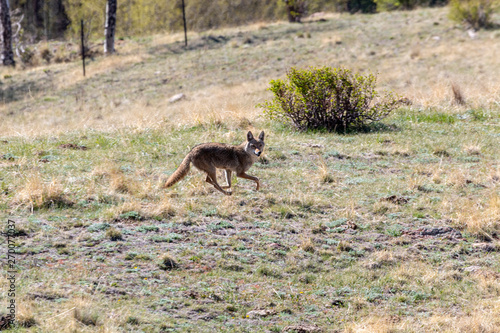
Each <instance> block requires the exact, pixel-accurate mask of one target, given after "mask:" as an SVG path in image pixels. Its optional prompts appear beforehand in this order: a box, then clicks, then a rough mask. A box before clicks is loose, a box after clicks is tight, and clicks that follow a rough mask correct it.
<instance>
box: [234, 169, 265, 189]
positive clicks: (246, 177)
mask: <svg viewBox="0 0 500 333" xmlns="http://www.w3.org/2000/svg"><path fill="white" fill-rule="evenodd" d="M237 176H238V177H240V178H245V179H250V180H253V181H254V182H256V183H257V188H256V189H255V190H256V191H258V190H259V188H260V180H259V178H257V177H254V176H250V175H247V174H246V173H244V172H240V173H239V174H237Z"/></svg>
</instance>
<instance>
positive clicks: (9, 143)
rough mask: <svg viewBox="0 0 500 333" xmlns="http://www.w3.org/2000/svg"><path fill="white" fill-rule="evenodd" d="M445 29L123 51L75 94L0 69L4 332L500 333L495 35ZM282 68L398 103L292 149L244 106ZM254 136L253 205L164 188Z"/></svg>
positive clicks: (241, 188)
mask: <svg viewBox="0 0 500 333" xmlns="http://www.w3.org/2000/svg"><path fill="white" fill-rule="evenodd" d="M447 13H448V10H447V8H442V9H441V8H440V9H419V10H417V11H415V12H384V13H380V14H376V15H370V16H364V15H344V14H327V15H324V16H322V18H323V20H321V21H320V20H317V19H315V20H311V21H310V20H307V19H306V20H303V24H300V25H298V24H289V23H287V22H277V23H273V24H264V23H259V24H256V25H251V26H247V27H238V28H237V29H223V30H216V31H211V32H206V33H202V34H192V35H191V36H190V37H191V39H190V41H192V44H191V46H190V48H188V49H185V48H184V47H183V44H182V42H181V41H182V37H183V36H182V35H181V34H179V35H177V34H174V35H155V36H149V37H147V38H134V39H130V40H129V39H127V40H124V41H121V44H120V45H119V47H120V53H119V54H118V55H115V56H111V57H102V58H96V59H94V60H90V61H89V62H88V63H87V65H88V66H87V76H86V77H85V78H84V77H83V76H82V75H81V63H79V62H67V63H57V64H56V63H54V62H53V61H51V63H50V64H46V62H41V63H40V64H41V65H40V67H34V68H30V69H28V70H21V69H19V68H17V69H11V68H9V69H5V68H0V82H1V85H0V89H1V90H0V94H1V101H2V103H0V114H1V117H2V122H1V123H0V220H1V221H4V222H5V221H7V219H11V220H14V221H16V224H15V227H16V232H15V234H14V235H15V236H14V240H15V249H16V252H17V256H16V258H17V264H18V267H17V269H18V274H17V277H18V279H17V280H16V305H17V308H16V310H17V318H18V322H17V324H16V326H15V327H14V328H13V329H11V331H13V332H20V333H21V332H23V333H24V332H61V333H69V332H72V333H74V332H90V331H92V332H93V331H103V332H140V331H142V332H158V333H159V332H169V331H171V332H190V331H191V332H200V333H203V332H245V331H246V332H291V331H293V330H296V331H300V330H302V331H303V330H306V329H307V330H309V331H318V330H322V331H323V332H332V331H337V332H345V333H348V332H398V331H403V332H409V333H410V332H415V333H416V332H450V333H451V332H465V333H473V332H497V331H499V330H500V329H499V328H500V304H499V302H498V297H499V295H500V246H499V243H498V240H499V237H500V221H499V219H498V216H499V210H500V195H499V186H500V173H499V168H498V156H499V155H500V151H499V150H500V146H499V145H498V138H499V135H498V128H499V124H500V107H499V105H500V100H499V95H498V91H500V58H499V57H498V54H497V53H498V52H497V50H496V49H495V48H493V47H491V45H492V43H493V42H494V41H497V40H499V38H500V34H499V33H498V31H495V30H480V31H478V32H477V33H476V35H475V38H474V39H472V38H470V37H469V36H468V35H467V34H466V33H464V31H463V29H461V28H457V27H456V24H455V23H454V22H450V21H449V20H448V19H447ZM389 22H390V24H388V23H389ZM221 36H222V37H221ZM437 37H439V38H437ZM214 39H215V40H217V41H215V40H214ZM49 44H50V43H49ZM293 66H296V67H297V68H307V67H308V66H333V67H344V68H352V69H353V71H356V72H360V73H363V74H366V73H369V72H376V73H379V74H378V76H377V82H378V85H379V86H380V87H381V89H387V90H392V91H395V92H397V93H398V94H400V95H402V96H405V97H407V98H408V100H409V101H411V104H405V105H404V106H402V107H401V108H399V109H397V110H395V111H393V112H392V113H391V114H390V115H389V116H388V117H387V118H385V119H383V120H382V121H381V122H380V123H381V124H380V125H379V126H374V127H372V128H371V131H367V132H363V133H352V132H351V133H347V134H344V133H335V132H332V133H330V132H298V131H292V130H290V128H288V127H286V126H283V125H282V124H280V123H279V122H276V121H270V120H268V119H266V118H265V117H263V116H262V111H263V110H262V109H260V108H255V105H256V104H257V103H262V102H264V101H265V100H269V99H270V98H272V96H271V93H270V92H269V91H267V90H266V88H267V86H268V82H269V81H270V80H271V79H273V78H276V77H284V76H285V74H286V71H287V69H289V68H290V67H293ZM178 93H184V95H185V97H184V98H183V99H181V100H179V101H177V102H175V103H171V102H169V98H170V97H171V96H174V95H175V94H178ZM460 101H462V102H460ZM248 130H252V131H259V130H265V132H266V140H267V141H266V149H265V153H264V155H263V156H262V158H261V159H260V161H259V162H257V163H255V164H254V165H253V166H252V168H251V169H250V171H249V173H251V174H253V175H255V176H258V177H259V178H260V179H261V182H262V188H261V190H259V191H255V186H254V184H252V183H251V182H248V181H246V180H241V179H237V178H235V182H236V183H237V184H236V185H235V186H234V189H235V193H234V195H233V196H232V197H230V198H228V197H226V196H223V195H220V193H218V191H216V190H214V189H213V186H210V185H209V184H207V183H206V182H205V177H204V175H203V174H202V173H200V172H197V171H196V170H195V169H194V168H193V170H192V172H191V173H190V174H189V175H188V176H187V177H186V178H185V179H184V180H183V181H182V182H179V183H178V184H176V186H175V187H174V188H171V189H168V190H166V189H162V187H161V184H162V182H163V181H164V179H165V178H166V177H168V176H169V175H170V174H171V173H172V172H173V171H174V170H175V169H176V168H177V167H178V165H179V163H180V162H181V161H182V159H183V157H184V156H185V154H186V153H187V152H188V151H189V150H190V149H191V147H193V146H194V145H196V144H199V143H201V142H226V143H230V144H239V143H241V142H243V141H244V140H245V134H246V132H247V131H248ZM31 190H33V193H34V195H31V194H30V193H31ZM54 203H58V204H54ZM65 203H71V204H65ZM0 230H1V231H2V233H4V232H5V230H6V225H5V224H2V226H1V228H0ZM110 230H111V231H110ZM115 230H116V231H115ZM120 234H121V239H117V240H113V239H112V237H113V238H114V236H118V237H119V235H120ZM5 241H6V240H5V237H3V236H0V249H4V248H5V246H6V245H5ZM5 255H6V252H5V251H3V250H2V251H0V259H1V260H2V262H3V260H4V259H5ZM7 284H8V281H7V279H6V274H0V285H2V286H5V285H7ZM0 292H3V291H0ZM3 295H4V294H2V297H0V303H1V304H0V306H1V308H0V313H4V312H5V310H3V311H2V308H3V309H5V305H4V304H5V303H4V302H5V301H4V299H5V298H4V297H3ZM1 316H2V315H1V314H0V317H1Z"/></svg>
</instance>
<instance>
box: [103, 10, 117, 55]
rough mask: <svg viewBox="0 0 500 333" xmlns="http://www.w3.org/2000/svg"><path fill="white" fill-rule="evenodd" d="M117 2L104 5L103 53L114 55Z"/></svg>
mask: <svg viewBox="0 0 500 333" xmlns="http://www.w3.org/2000/svg"><path fill="white" fill-rule="evenodd" d="M116 2H117V0H108V1H107V3H106V27H105V30H104V35H105V37H106V40H105V41H104V53H105V54H112V53H115V29H116V7H117V3H116Z"/></svg>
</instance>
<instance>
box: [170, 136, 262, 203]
mask: <svg viewBox="0 0 500 333" xmlns="http://www.w3.org/2000/svg"><path fill="white" fill-rule="evenodd" d="M263 150H264V132H263V131H262V132H261V133H260V134H259V138H258V140H257V139H255V138H254V136H253V134H252V132H250V131H249V132H248V133H247V141H246V142H243V143H242V144H241V145H238V146H232V145H228V144H225V143H202V144H200V145H197V146H195V147H194V148H193V149H192V150H191V151H190V152H189V153H188V154H187V155H186V157H185V158H184V160H183V161H182V163H181V165H180V166H179V167H178V168H177V170H175V172H174V173H173V174H172V175H171V176H170V177H169V178H168V179H167V181H166V183H165V185H164V187H170V186H172V185H174V184H175V183H177V182H178V181H180V180H181V179H182V178H184V177H185V176H186V175H187V174H188V172H189V168H190V165H191V163H192V164H193V165H194V166H195V167H196V168H197V169H200V170H201V171H204V172H205V173H206V174H207V179H206V182H207V183H210V184H212V185H213V186H214V187H215V188H216V189H217V190H219V191H221V192H222V193H224V194H226V195H231V194H232V192H229V191H225V190H223V188H231V174H232V173H233V172H234V173H235V174H236V176H238V177H241V178H246V179H250V180H253V181H254V182H256V183H257V188H256V189H257V190H259V188H260V181H259V178H257V177H254V176H250V175H247V174H246V173H245V172H246V171H247V170H248V169H250V167H251V166H252V164H253V163H254V162H255V161H257V159H258V158H259V156H260V155H261V154H262V151H263ZM217 169H222V170H224V172H225V175H226V182H227V185H226V186H220V185H219V184H218V183H217V177H216V170H217Z"/></svg>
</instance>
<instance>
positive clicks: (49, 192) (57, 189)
mask: <svg viewBox="0 0 500 333" xmlns="http://www.w3.org/2000/svg"><path fill="white" fill-rule="evenodd" d="M12 205H13V206H14V207H15V208H14V209H16V208H28V209H29V210H31V211H33V210H34V209H39V208H47V207H51V206H61V205H62V206H66V205H71V201H70V200H69V199H67V197H66V194H65V193H64V186H63V185H62V184H61V182H60V181H59V180H57V179H52V180H50V181H44V180H43V179H42V175H41V174H40V173H32V174H28V175H26V176H25V177H24V184H23V185H22V186H21V188H20V189H18V190H17V191H16V195H15V196H14V198H13V200H12Z"/></svg>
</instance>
